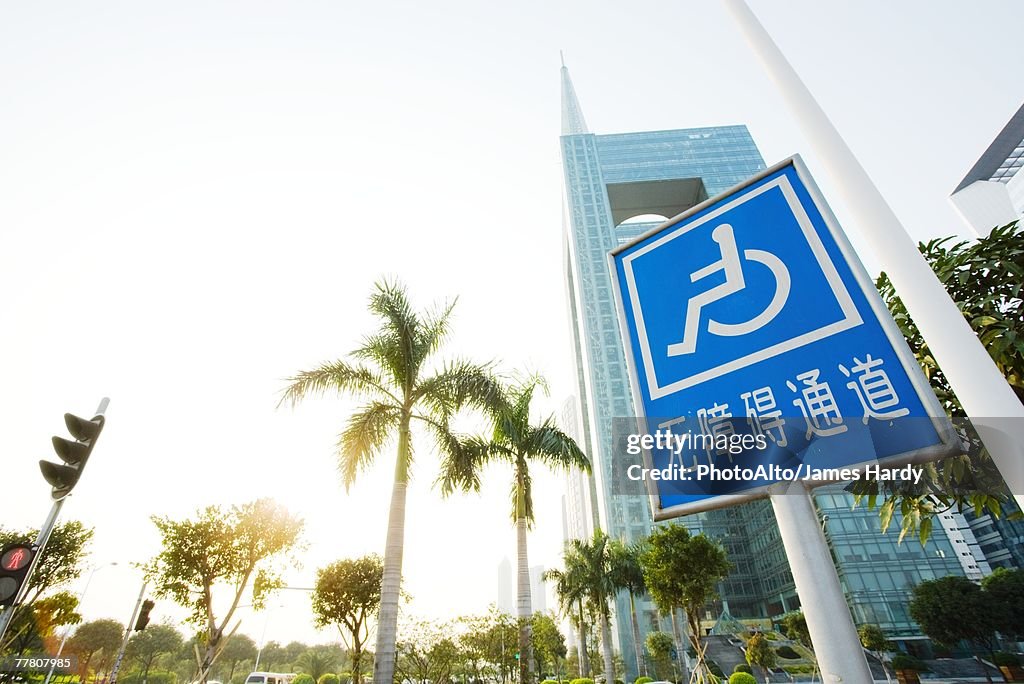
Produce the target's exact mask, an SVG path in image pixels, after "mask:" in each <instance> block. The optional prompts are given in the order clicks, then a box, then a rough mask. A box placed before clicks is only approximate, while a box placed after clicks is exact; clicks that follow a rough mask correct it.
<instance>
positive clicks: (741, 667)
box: [732, 663, 754, 674]
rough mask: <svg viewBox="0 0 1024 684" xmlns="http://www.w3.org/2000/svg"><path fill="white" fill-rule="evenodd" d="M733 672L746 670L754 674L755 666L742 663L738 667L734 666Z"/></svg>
mask: <svg viewBox="0 0 1024 684" xmlns="http://www.w3.org/2000/svg"><path fill="white" fill-rule="evenodd" d="M732 671H733V674H736V673H737V672H746V673H747V674H754V668H752V667H750V666H749V665H747V664H746V663H740V664H739V665H737V666H736V667H734V668H732Z"/></svg>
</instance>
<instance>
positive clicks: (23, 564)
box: [0, 544, 36, 606]
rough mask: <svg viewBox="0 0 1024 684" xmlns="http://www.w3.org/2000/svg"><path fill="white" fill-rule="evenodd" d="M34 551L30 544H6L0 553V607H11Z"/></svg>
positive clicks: (30, 563)
mask: <svg viewBox="0 0 1024 684" xmlns="http://www.w3.org/2000/svg"><path fill="white" fill-rule="evenodd" d="M35 554H36V550H35V548H34V547H33V546H32V545H31V544H8V545H7V546H5V547H4V549H3V551H2V552H0V606H13V605H14V601H15V599H17V598H18V593H19V592H20V591H21V585H22V583H24V581H25V575H27V574H28V569H29V567H30V566H31V565H32V557H33V556H35Z"/></svg>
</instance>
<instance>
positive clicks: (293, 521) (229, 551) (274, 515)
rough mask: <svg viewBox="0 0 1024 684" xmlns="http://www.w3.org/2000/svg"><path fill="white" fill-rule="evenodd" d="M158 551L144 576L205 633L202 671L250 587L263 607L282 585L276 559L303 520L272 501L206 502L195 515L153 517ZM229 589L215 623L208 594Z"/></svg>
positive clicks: (295, 540)
mask: <svg viewBox="0 0 1024 684" xmlns="http://www.w3.org/2000/svg"><path fill="white" fill-rule="evenodd" d="M152 520H153V524H155V525H156V527H157V530H159V531H160V537H161V539H160V541H161V546H162V548H161V551H160V553H159V554H157V556H156V557H155V558H153V559H152V560H151V561H150V562H149V564H148V565H147V566H146V579H147V581H149V582H150V583H151V584H152V585H153V587H154V591H155V593H156V595H157V596H160V597H166V598H170V599H172V600H174V601H175V603H177V604H178V605H180V606H183V607H185V608H186V609H187V610H188V611H189V614H188V617H187V618H186V619H187V621H188V622H190V623H191V624H193V625H195V626H196V627H199V628H202V629H204V630H205V632H204V650H205V655H204V656H203V669H204V670H207V669H209V667H210V666H212V664H213V662H214V660H215V658H216V657H217V656H218V654H219V653H220V650H221V648H222V642H223V637H224V635H225V630H226V627H227V625H228V623H229V622H230V621H231V619H232V617H233V616H234V614H235V610H236V608H237V606H238V604H239V602H240V599H241V598H242V596H243V595H244V594H245V593H246V591H247V590H248V589H249V588H250V586H251V595H250V598H251V601H252V605H253V606H254V607H256V608H262V607H263V606H264V603H265V601H266V599H267V596H269V595H270V594H271V593H272V592H273V591H275V590H276V589H278V588H279V587H280V586H281V585H282V581H281V575H280V568H281V564H282V563H281V561H282V560H283V559H284V558H285V557H286V556H287V554H288V552H289V551H291V549H293V548H294V547H295V546H296V544H297V543H298V538H299V533H300V531H301V530H302V521H301V520H299V519H298V518H295V517H293V516H292V515H291V514H290V513H288V511H287V510H285V509H284V508H283V507H281V506H280V505H278V504H277V503H275V502H274V501H272V500H271V499H258V500H256V501H253V502H250V503H247V504H244V505H241V506H232V507H231V508H230V509H224V508H222V507H220V506H208V507H207V508H206V509H204V510H202V511H199V512H198V514H197V517H196V518H194V519H185V520H181V521H178V520H172V519H170V518H167V517H159V516H153V518H152ZM224 585H226V587H225V588H227V587H230V589H229V590H228V591H229V592H231V593H228V595H229V596H232V601H231V604H230V606H231V607H230V608H228V610H227V612H226V613H225V614H224V617H223V618H222V619H221V620H220V622H219V624H218V619H217V616H216V614H215V613H214V608H213V602H212V600H211V599H212V597H213V595H214V594H215V593H216V589H215V588H216V587H218V586H224Z"/></svg>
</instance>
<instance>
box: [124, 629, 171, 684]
mask: <svg viewBox="0 0 1024 684" xmlns="http://www.w3.org/2000/svg"><path fill="white" fill-rule="evenodd" d="M146 629H149V628H148V627H147V628H146ZM117 681H118V684H143V682H145V683H146V684H178V675H177V674H175V673H174V672H149V673H143V672H129V673H128V674H125V675H118V677H117Z"/></svg>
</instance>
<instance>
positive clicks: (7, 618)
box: [0, 397, 110, 644]
mask: <svg viewBox="0 0 1024 684" xmlns="http://www.w3.org/2000/svg"><path fill="white" fill-rule="evenodd" d="M109 404H110V398H109V397H103V399H101V400H100V405H99V406H98V407H96V415H97V416H102V415H103V414H104V413H106V411H107V406H108V405H109ZM65 499H66V496H62V497H61V498H59V499H57V500H56V501H54V502H53V506H51V507H50V514H49V515H47V516H46V521H45V522H43V525H42V527H40V528H39V535H38V536H37V537H36V543H35V553H33V554H32V563H31V564H30V565H29V567H28V572H27V573H26V574H25V579H24V580H23V581H22V583H21V586H20V587H18V593H17V594H16V595H15V597H14V602H13V604H12V605H10V606H7V607H6V608H4V610H3V612H2V613H0V644H3V642H4V635H5V634H6V633H7V628H8V627H10V626H11V620H12V619H14V611H15V610H16V609H17V608H18V606H19V605H20V604H21V602H22V601H23V600H24V599H25V594H26V593H27V592H28V586H29V584H30V583H31V581H32V573H34V572H35V569H36V565H37V564H38V563H39V559H40V558H41V557H42V555H43V552H44V551H45V550H46V543H47V542H48V541H50V534H51V533H52V532H53V528H54V527H55V526H56V525H57V517H58V516H59V515H60V509H61V508H63V507H64V501H65Z"/></svg>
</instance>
